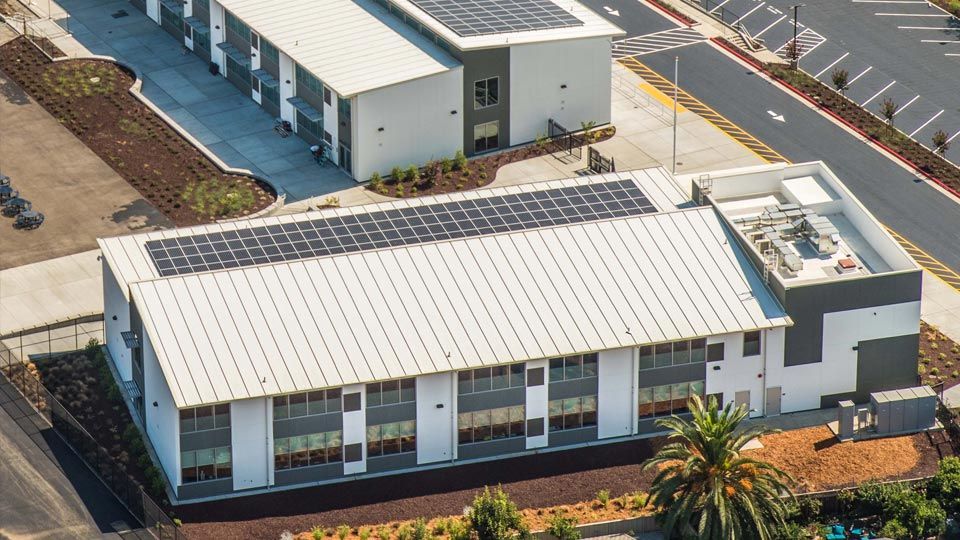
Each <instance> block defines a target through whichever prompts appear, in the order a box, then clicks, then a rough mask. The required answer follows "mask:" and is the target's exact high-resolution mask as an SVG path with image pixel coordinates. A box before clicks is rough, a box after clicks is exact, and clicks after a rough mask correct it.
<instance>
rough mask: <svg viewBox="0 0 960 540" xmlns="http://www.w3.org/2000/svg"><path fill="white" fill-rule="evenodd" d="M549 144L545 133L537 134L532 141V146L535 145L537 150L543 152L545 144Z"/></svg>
mask: <svg viewBox="0 0 960 540" xmlns="http://www.w3.org/2000/svg"><path fill="white" fill-rule="evenodd" d="M549 142H550V138H549V137H547V135H546V134H545V133H537V138H536V140H535V141H534V144H535V145H537V148H539V149H541V150H543V149H544V148H546V147H547V143H549Z"/></svg>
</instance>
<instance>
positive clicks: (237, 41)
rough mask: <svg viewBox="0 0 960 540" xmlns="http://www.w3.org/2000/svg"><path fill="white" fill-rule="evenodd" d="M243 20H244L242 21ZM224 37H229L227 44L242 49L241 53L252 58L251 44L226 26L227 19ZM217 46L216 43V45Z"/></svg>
mask: <svg viewBox="0 0 960 540" xmlns="http://www.w3.org/2000/svg"><path fill="white" fill-rule="evenodd" d="M241 20H242V19H241ZM223 24H224V30H225V33H224V35H225V36H226V37H227V43H229V44H231V45H233V46H234V47H236V48H238V49H240V52H242V53H243V54H245V55H247V56H250V42H249V41H247V40H246V39H244V38H243V37H242V36H240V34H237V33H236V32H234V31H233V30H232V29H231V28H230V27H229V26H226V24H227V23H226V19H224V23H223ZM214 45H216V43H214Z"/></svg>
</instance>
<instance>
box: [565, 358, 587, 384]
mask: <svg viewBox="0 0 960 540" xmlns="http://www.w3.org/2000/svg"><path fill="white" fill-rule="evenodd" d="M563 362H564V369H563V378H564V379H566V380H568V381H569V380H573V379H580V378H582V377H583V364H582V362H581V359H580V357H579V356H568V357H566V358H564V359H563Z"/></svg>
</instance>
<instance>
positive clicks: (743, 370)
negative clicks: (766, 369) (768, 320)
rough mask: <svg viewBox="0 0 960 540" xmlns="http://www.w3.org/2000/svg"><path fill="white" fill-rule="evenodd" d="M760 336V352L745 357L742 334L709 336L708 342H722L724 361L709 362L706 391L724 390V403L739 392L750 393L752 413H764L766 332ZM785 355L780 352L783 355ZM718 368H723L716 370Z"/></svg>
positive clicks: (716, 391) (713, 392) (754, 414)
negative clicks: (764, 349)
mask: <svg viewBox="0 0 960 540" xmlns="http://www.w3.org/2000/svg"><path fill="white" fill-rule="evenodd" d="M760 339H761V354H759V355H756V356H747V357H744V356H743V334H740V333H737V334H724V335H721V336H711V337H709V338H707V344H708V345H709V344H712V343H723V349H724V350H723V360H722V361H719V362H707V388H706V392H707V394H716V393H719V392H722V393H723V401H724V403H730V402H732V401H734V398H735V396H736V393H737V392H743V391H749V392H750V409H752V410H754V412H752V413H750V416H752V417H753V416H761V415H762V414H763V389H764V374H763V348H765V347H767V337H766V333H765V332H764V334H763V335H762V337H761V338H760ZM782 356H783V355H782V354H781V357H782ZM717 367H719V368H720V369H719V370H718V369H715V368H717Z"/></svg>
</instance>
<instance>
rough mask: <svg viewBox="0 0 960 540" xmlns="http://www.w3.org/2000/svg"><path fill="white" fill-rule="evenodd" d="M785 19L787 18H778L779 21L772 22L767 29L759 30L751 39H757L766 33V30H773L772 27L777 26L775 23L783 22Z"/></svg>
mask: <svg viewBox="0 0 960 540" xmlns="http://www.w3.org/2000/svg"><path fill="white" fill-rule="evenodd" d="M786 18H787V16H786V15H784V16H783V17H780V18H779V19H777V20H775V21H773V22H772V23H770V26H768V27H766V28H764V29H763V30H761V31H760V32H759V33H758V34H754V36H753V37H755V38H758V37H760V36H762V35H763V34H764V33H766V31H767V30H769V29H771V28H773V27H774V26H776V25H777V23H779V22H780V21H782V20H784V19H786Z"/></svg>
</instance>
